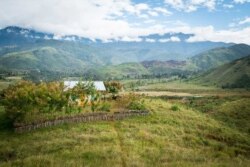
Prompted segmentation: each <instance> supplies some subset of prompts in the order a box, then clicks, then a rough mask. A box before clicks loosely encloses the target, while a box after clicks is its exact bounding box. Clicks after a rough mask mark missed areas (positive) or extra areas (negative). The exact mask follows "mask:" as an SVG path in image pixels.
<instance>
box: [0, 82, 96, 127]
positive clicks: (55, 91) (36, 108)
mask: <svg viewBox="0 0 250 167" xmlns="http://www.w3.org/2000/svg"><path fill="white" fill-rule="evenodd" d="M100 97H101V94H100V93H99V92H98V91H97V90H96V89H95V87H94V85H93V82H86V83H79V84H78V85H77V86H76V87H74V88H73V89H69V90H67V91H66V90H65V88H64V85H63V83H58V82H50V83H43V82H42V83H40V84H34V83H32V82H28V81H22V82H19V83H17V84H13V85H10V86H9V87H8V88H7V89H4V90H3V91H2V93H1V104H2V105H3V106H4V108H5V111H6V115H7V116H8V118H10V119H11V120H12V122H13V123H14V122H23V121H24V122H25V121H26V119H29V118H33V117H34V118H40V117H41V118H43V116H46V115H53V114H56V113H62V114H63V113H64V112H65V113H66V114H70V113H79V112H81V111H82V110H83V109H84V108H85V107H86V106H89V105H90V109H91V110H92V111H93V112H94V111H95V110H96V109H97V108H98V106H99V103H100Z"/></svg>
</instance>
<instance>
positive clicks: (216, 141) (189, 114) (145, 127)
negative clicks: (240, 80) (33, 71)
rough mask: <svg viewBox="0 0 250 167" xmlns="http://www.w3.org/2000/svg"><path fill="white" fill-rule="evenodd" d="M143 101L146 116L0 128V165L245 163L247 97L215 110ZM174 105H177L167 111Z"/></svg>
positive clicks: (249, 160) (248, 149)
mask: <svg viewBox="0 0 250 167" xmlns="http://www.w3.org/2000/svg"><path fill="white" fill-rule="evenodd" d="M145 104H146V105H147V107H148V108H149V109H150V110H151V111H152V113H151V115H150V116H147V117H136V118H131V119H126V120H122V121H115V122H94V123H82V124H71V125H70V124H65V125H61V126H57V127H53V128H46V129H40V130H37V131H34V132H30V133H23V134H15V133H13V132H10V131H6V130H1V132H0V138H1V140H0V166H123V167H124V166H125V167H128V166H138V167H142V166H209V167H210V166H248V165H249V164H250V131H249V130H250V127H249V122H250V121H249V115H250V113H249V107H250V100H249V99H248V98H244V99H235V100H231V101H230V102H227V101H225V102H223V103H221V104H220V105H218V107H215V108H214V111H217V110H218V112H217V113H216V114H215V113H214V112H211V113H204V112H200V111H199V110H198V108H190V106H188V105H185V104H184V103H183V104H181V101H179V102H178V101H169V100H163V99H159V98H154V99H150V98H149V99H145ZM236 104H237V105H236ZM174 105H177V106H178V109H179V110H176V111H173V110H171V108H172V107H173V106H174ZM235 111H238V112H235ZM228 118H230V119H228ZM240 119H241V120H244V121H243V122H244V126H242V125H240V124H239V122H238V121H239V120H240ZM232 125H234V126H232Z"/></svg>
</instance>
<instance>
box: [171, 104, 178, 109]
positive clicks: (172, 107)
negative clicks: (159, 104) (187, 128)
mask: <svg viewBox="0 0 250 167" xmlns="http://www.w3.org/2000/svg"><path fill="white" fill-rule="evenodd" d="M170 110H172V111H180V108H179V106H178V105H176V104H175V105H172V106H171V108H170Z"/></svg>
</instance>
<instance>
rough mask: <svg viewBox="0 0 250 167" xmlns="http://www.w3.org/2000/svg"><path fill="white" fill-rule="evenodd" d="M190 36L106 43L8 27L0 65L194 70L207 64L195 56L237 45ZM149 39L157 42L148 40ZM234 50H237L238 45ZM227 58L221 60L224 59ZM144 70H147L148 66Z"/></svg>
mask: <svg viewBox="0 0 250 167" xmlns="http://www.w3.org/2000/svg"><path fill="white" fill-rule="evenodd" d="M190 36H192V34H183V33H168V34H162V35H159V34H151V35H148V36H141V37H140V38H142V41H141V42H125V41H113V42H109V43H103V42H101V41H100V40H97V41H95V42H94V41H92V40H90V39H88V38H83V37H78V36H75V35H69V36H64V37H60V38H59V37H57V36H56V35H54V34H50V33H43V32H37V31H35V30H31V29H25V28H20V27H15V26H12V27H6V28H4V29H2V30H0V68H2V69H7V70H12V69H15V70H19V69H21V70H31V69H39V70H48V71H51V70H52V71H54V70H56V71H65V70H67V71H70V70H71V71H88V70H90V69H91V70H93V68H95V69H101V68H104V67H108V68H109V69H110V68H111V67H117V65H118V64H125V65H121V66H123V69H124V68H125V67H124V66H126V64H127V63H128V64H129V63H130V62H134V63H139V64H141V65H142V67H141V66H140V68H141V69H142V68H146V70H149V71H150V73H159V72H161V73H168V72H169V71H172V70H178V71H185V70H194V69H195V67H197V69H202V68H203V64H202V63H200V62H199V60H196V59H195V57H194V58H191V57H192V56H195V55H199V56H201V57H203V56H202V55H204V53H207V52H208V53H210V50H211V49H215V50H216V48H218V47H219V48H224V49H226V50H227V48H229V50H230V46H232V45H233V44H226V43H218V42H209V41H208V42H196V43H188V42H185V40H186V39H188V38H189V37H190ZM172 37H175V38H178V39H179V40H180V41H175V42H173V41H171V40H170V39H171V38H172ZM147 39H151V40H155V41H156V42H146V40H147ZM161 39H162V40H163V39H165V42H159V40H161ZM168 40H169V41H168ZM175 40H176V39H175ZM232 48H233V47H232ZM234 50H235V51H236V50H237V47H236V48H235V49H234ZM240 50H241V49H240ZM247 52H248V50H247ZM239 56H240V55H239V54H237V55H236V56H235V57H233V58H231V59H230V60H233V59H236V58H240V57H239ZM241 56H244V55H241ZM215 57H216V56H215ZM188 58H189V59H188ZM202 59H203V58H202ZM216 59H217V58H216ZM230 60H229V61H230ZM223 61H224V60H223ZM223 61H221V62H222V63H223ZM200 64H201V65H200ZM147 65H149V66H147ZM211 66H213V63H211ZM213 67H215V66H213ZM129 68H131V65H129ZM133 68H135V67H133ZM138 68H139V67H138ZM209 68H210V65H209ZM204 69H207V67H205V68H204ZM141 71H144V72H145V70H141ZM147 73H148V72H146V74H147Z"/></svg>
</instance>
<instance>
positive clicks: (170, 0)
mask: <svg viewBox="0 0 250 167" xmlns="http://www.w3.org/2000/svg"><path fill="white" fill-rule="evenodd" d="M164 2H165V3H166V4H168V5H170V6H172V7H173V8H175V9H177V10H181V11H186V12H193V11H196V10H197V9H198V8H200V7H205V8H208V9H209V10H214V9H215V5H216V0H189V1H187V0H164Z"/></svg>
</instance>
